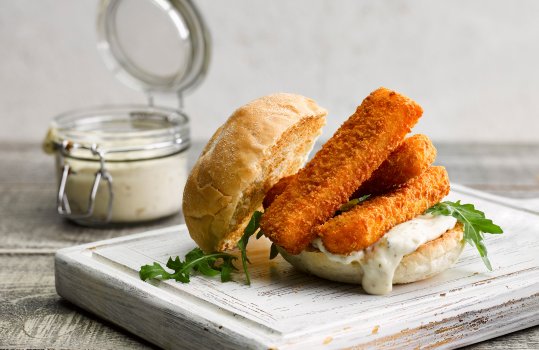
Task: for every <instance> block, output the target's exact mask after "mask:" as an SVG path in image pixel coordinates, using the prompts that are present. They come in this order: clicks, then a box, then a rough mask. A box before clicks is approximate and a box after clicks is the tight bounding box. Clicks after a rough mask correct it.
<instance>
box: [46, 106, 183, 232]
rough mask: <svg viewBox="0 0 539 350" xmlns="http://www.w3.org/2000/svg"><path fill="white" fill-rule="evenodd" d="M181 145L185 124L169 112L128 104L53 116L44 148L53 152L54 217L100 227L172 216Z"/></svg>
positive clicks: (176, 207) (177, 202) (178, 194)
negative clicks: (56, 181)
mask: <svg viewBox="0 0 539 350" xmlns="http://www.w3.org/2000/svg"><path fill="white" fill-rule="evenodd" d="M188 147H189V121H188V119H187V117H186V116H185V115H184V114H182V113H181V112H179V111H176V110H173V109H167V108H161V107H159V108H158V107H137V106H127V107H113V108H110V109H95V110H93V109H92V110H85V111H79V112H75V113H67V114H64V115H61V116H59V117H57V118H56V119H55V120H54V121H53V123H52V125H51V128H50V130H49V133H48V134H47V137H46V139H45V143H44V150H45V152H47V153H54V154H55V155H56V168H57V173H58V179H59V190H58V212H59V214H60V215H62V216H63V217H66V218H68V219H71V220H74V221H76V222H79V223H82V224H87V225H101V224H107V223H134V222H141V221H149V220H154V219H159V218H162V217H165V216H169V215H173V214H177V213H179V212H180V210H181V203H182V193H183V188H184V186H185V182H186V180H187V152H186V150H187V149H188ZM99 179H100V180H99ZM98 180H99V181H98ZM94 183H96V184H98V187H97V190H96V192H95V197H93V196H92V187H93V186H94Z"/></svg>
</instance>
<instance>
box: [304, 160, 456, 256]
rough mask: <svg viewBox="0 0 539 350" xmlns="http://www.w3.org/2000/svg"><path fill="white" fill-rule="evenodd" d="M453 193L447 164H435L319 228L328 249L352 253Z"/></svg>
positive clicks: (318, 231) (316, 230) (317, 232)
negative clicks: (400, 185) (402, 183)
mask: <svg viewBox="0 0 539 350" xmlns="http://www.w3.org/2000/svg"><path fill="white" fill-rule="evenodd" d="M448 193H449V177H448V176H447V171H446V170H445V168H444V167H441V166H433V167H430V168H428V169H427V170H426V171H425V172H424V173H423V174H421V175H419V176H417V177H415V178H413V179H411V180H410V181H408V182H407V183H406V184H404V185H403V186H402V187H399V188H397V189H395V190H393V191H391V192H388V193H386V194H385V195H380V196H377V197H373V198H372V199H367V200H366V201H365V202H363V203H360V204H358V205H357V206H356V207H354V208H353V209H351V210H350V211H347V212H344V213H342V214H341V215H339V216H336V217H334V218H332V219H331V220H329V221H327V222H326V223H325V224H323V225H320V226H318V227H317V228H315V230H314V232H315V233H316V234H317V235H318V236H320V237H321V238H322V241H323V243H324V246H325V247H326V249H327V250H328V251H330V252H332V253H335V254H348V253H350V252H352V251H358V250H362V249H365V248H367V247H369V246H371V245H372V244H374V243H375V242H376V241H378V240H379V239H380V238H381V237H382V236H383V235H384V234H385V233H386V232H387V231H388V230H389V229H391V228H392V227H393V226H395V225H398V224H400V223H403V222H405V221H408V220H411V219H413V218H414V217H416V216H417V215H420V214H422V213H424V212H425V210H427V209H428V208H430V207H431V206H433V205H434V204H436V203H439V202H440V201H441V200H442V198H444V197H445V196H446V195H447V194H448Z"/></svg>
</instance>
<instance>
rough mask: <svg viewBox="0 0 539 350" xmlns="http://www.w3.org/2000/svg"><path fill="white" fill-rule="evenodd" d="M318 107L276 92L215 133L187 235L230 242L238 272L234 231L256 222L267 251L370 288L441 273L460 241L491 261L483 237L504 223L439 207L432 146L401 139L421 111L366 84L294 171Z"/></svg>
mask: <svg viewBox="0 0 539 350" xmlns="http://www.w3.org/2000/svg"><path fill="white" fill-rule="evenodd" d="M326 113H327V112H326V111H325V110H324V109H323V108H321V107H319V106H318V105H317V104H316V103H315V102H314V101H312V100H310V99H308V98H305V97H303V96H298V95H292V94H275V95H270V96H266V97H263V98H260V99H257V100H255V101H253V102H251V103H249V104H247V105H245V106H243V107H241V108H239V109H238V110H237V111H235V112H234V113H233V114H232V116H231V117H230V118H229V119H228V120H227V122H226V123H225V124H224V125H223V126H221V127H220V128H219V129H218V130H217V132H216V133H215V134H214V136H213V137H212V138H211V140H210V141H209V143H208V144H207V145H206V147H205V149H204V150H203V152H202V154H201V155H200V158H199V160H198V161H197V163H196V165H195V167H194V168H193V171H192V173H191V175H190V176H189V178H188V180H187V184H186V187H185V191H184V202H183V212H184V216H185V221H186V224H187V227H188V229H189V233H190V235H191V237H192V238H193V239H194V240H195V242H197V244H198V245H199V246H200V247H201V248H202V249H203V250H204V251H205V252H207V253H209V252H215V251H223V250H227V249H233V248H235V247H239V248H240V250H242V257H243V258H244V259H243V260H244V261H243V263H244V270H245V272H246V273H247V269H246V262H245V261H246V260H247V258H246V255H245V247H246V245H247V241H246V240H245V241H244V238H243V237H242V234H243V233H244V230H247V231H250V233H249V234H250V235H252V234H253V233H254V232H255V231H256V229H258V226H257V225H258V224H259V226H260V231H259V234H258V235H257V236H261V235H265V236H266V237H268V238H269V239H270V240H271V241H272V242H273V246H272V256H273V252H274V250H275V252H276V251H278V252H279V253H280V254H281V255H282V256H283V257H284V259H286V260H287V261H288V262H290V263H291V264H292V265H294V266H295V267H297V268H298V269H300V270H302V271H304V272H307V273H310V274H313V275H316V276H319V277H322V278H326V279H330V280H333V281H339V282H346V283H356V284H361V285H362V287H363V289H364V290H365V291H366V292H367V293H370V294H386V293H388V292H390V291H391V290H392V286H393V285H394V284H400V283H410V282H415V281H418V280H422V279H425V278H428V277H431V276H433V275H435V274H438V273H440V272H442V271H444V270H446V269H447V268H449V267H450V266H451V265H453V264H454V263H455V261H456V260H457V259H458V257H459V255H460V253H461V252H462V249H463V247H464V243H465V242H469V243H471V244H472V245H475V246H476V247H477V249H478V250H479V252H480V254H481V256H482V257H483V260H484V261H485V263H486V264H487V267H489V268H490V263H489V262H488V259H487V258H486V248H485V247H484V245H483V243H482V239H483V233H485V232H490V233H501V232H502V230H501V228H499V227H498V226H496V225H494V224H493V223H492V221H490V220H488V219H486V218H485V217H484V214H483V213H482V212H480V211H477V210H476V209H475V208H474V207H473V205H470V204H461V203H460V202H456V203H453V202H443V199H444V197H446V196H447V195H448V193H449V189H450V184H449V177H448V174H447V172H446V170H445V168H443V167H441V166H433V165H432V163H433V162H434V160H435V158H436V149H435V148H434V146H433V145H432V142H431V141H430V139H429V138H428V137H427V136H425V135H413V136H410V137H407V134H408V133H409V132H410V131H411V129H412V128H413V126H414V125H415V124H416V123H417V121H418V120H419V118H420V117H421V115H422V113H423V110H422V108H421V107H420V106H419V105H418V104H417V103H416V102H414V101H413V100H411V99H410V98H408V97H406V96H404V95H401V94H398V93H396V92H394V91H392V90H389V89H386V88H379V89H377V90H375V91H374V92H372V93H371V94H370V95H369V96H368V97H367V98H365V100H364V101H363V102H362V103H361V105H360V106H359V107H357V109H356V111H355V113H354V114H352V116H351V117H350V118H349V119H348V120H347V121H346V122H344V123H343V125H342V126H341V127H340V128H339V129H338V130H337V132H336V133H335V134H334V135H333V136H332V137H331V138H330V139H329V140H328V141H327V142H326V143H325V144H324V145H323V146H322V148H321V149H320V151H318V152H317V153H316V154H315V156H314V157H313V158H312V159H311V160H310V161H309V162H308V163H307V164H306V165H305V166H304V167H302V166H303V164H304V163H305V161H306V159H307V154H308V152H309V151H310V150H311V148H312V146H313V143H314V141H315V139H316V137H317V136H318V135H319V134H320V132H321V128H322V126H323V125H324V123H325V116H326ZM262 207H263V209H264V213H263V214H262V216H261V218H260V215H259V216H257V217H256V218H257V219H256V220H254V218H255V216H251V215H252V213H253V212H254V211H257V210H261V209H262ZM259 214H260V213H259ZM250 218H253V220H254V221H253V220H251V221H249V219H250ZM258 218H260V221H258ZM248 224H249V226H248ZM247 226H248V229H246V227H247ZM472 233H473V234H472ZM240 238H241V240H240ZM247 240H248V237H247ZM238 241H239V242H240V243H238ZM247 279H248V275H247ZM248 280H249V279H248Z"/></svg>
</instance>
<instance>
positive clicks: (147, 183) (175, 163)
mask: <svg viewBox="0 0 539 350" xmlns="http://www.w3.org/2000/svg"><path fill="white" fill-rule="evenodd" d="M65 162H66V163H67V164H69V166H70V167H71V169H72V171H73V174H71V175H70V176H69V178H68V181H67V184H66V193H67V198H68V200H69V204H70V206H71V209H72V210H73V212H75V213H81V212H85V211H86V210H87V209H88V199H89V197H90V191H91V187H92V184H93V182H94V178H95V173H96V172H97V171H98V170H99V163H98V162H91V161H84V160H77V159H72V158H65ZM105 167H106V170H107V171H108V172H109V173H110V175H111V176H112V179H113V181H112V188H113V191H114V200H113V202H112V217H111V222H115V223H119V222H137V221H147V220H154V219H157V218H161V217H165V216H167V215H171V214H174V213H178V212H179V211H180V209H181V203H182V191H183V188H184V186H185V182H186V179H187V156H186V152H181V153H177V154H174V155H170V156H167V157H163V158H157V159H150V160H141V161H134V162H117V163H115V162H107V163H106V166H105ZM57 169H58V176H59V177H60V176H61V171H62V168H61V166H60V164H59V163H58V161H57ZM108 203H109V193H108V188H107V185H106V184H105V183H104V182H101V184H100V186H99V189H98V191H97V194H96V198H95V207H94V212H93V215H92V217H93V218H95V219H97V220H105V218H106V217H107V212H108Z"/></svg>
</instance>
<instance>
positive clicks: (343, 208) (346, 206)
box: [335, 194, 371, 216]
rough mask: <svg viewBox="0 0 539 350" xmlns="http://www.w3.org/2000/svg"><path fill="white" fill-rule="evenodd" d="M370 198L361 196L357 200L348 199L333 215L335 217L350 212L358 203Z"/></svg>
mask: <svg viewBox="0 0 539 350" xmlns="http://www.w3.org/2000/svg"><path fill="white" fill-rule="evenodd" d="M370 196H371V195H370V194H366V195H364V196H361V197H359V198H354V199H350V200H349V201H348V202H346V203H344V204H343V205H341V207H340V208H339V210H337V212H336V213H335V216H337V215H340V214H342V213H344V212H345V211H349V210H351V209H352V208H353V207H355V206H356V205H358V204H359V203H361V202H363V201H365V200H367V198H369V197H370Z"/></svg>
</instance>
